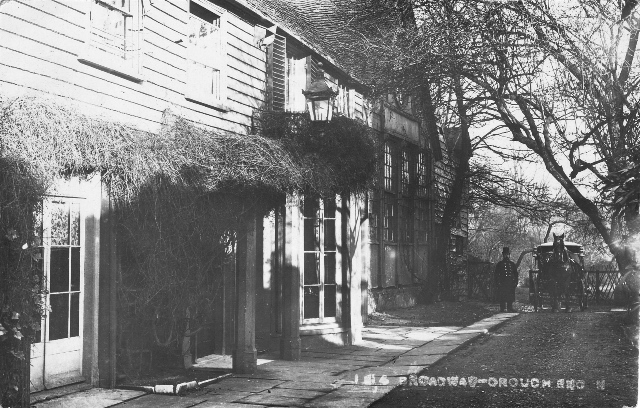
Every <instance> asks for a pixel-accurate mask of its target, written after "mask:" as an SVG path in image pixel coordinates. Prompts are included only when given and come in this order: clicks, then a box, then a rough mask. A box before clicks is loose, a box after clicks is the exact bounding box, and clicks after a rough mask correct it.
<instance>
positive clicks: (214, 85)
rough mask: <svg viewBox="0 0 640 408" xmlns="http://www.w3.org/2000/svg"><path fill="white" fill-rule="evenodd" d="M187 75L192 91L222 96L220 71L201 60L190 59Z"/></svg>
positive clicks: (217, 96)
mask: <svg viewBox="0 0 640 408" xmlns="http://www.w3.org/2000/svg"><path fill="white" fill-rule="evenodd" d="M187 77H188V81H189V84H188V86H189V88H190V92H191V93H195V94H206V95H212V96H213V97H214V98H216V99H219V98H220V71H218V70H217V69H215V68H212V67H211V66H208V65H204V64H201V63H199V62H194V61H189V64H188V69H187Z"/></svg>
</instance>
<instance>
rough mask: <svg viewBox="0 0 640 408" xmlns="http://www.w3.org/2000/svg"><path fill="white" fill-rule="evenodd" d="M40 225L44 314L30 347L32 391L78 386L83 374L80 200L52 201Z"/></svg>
mask: <svg viewBox="0 0 640 408" xmlns="http://www.w3.org/2000/svg"><path fill="white" fill-rule="evenodd" d="M39 216H40V217H42V218H41V219H40V221H41V225H42V236H41V243H42V254H43V266H42V267H43V276H44V280H45V282H46V285H47V292H48V294H47V296H46V304H47V309H48V310H47V312H46V314H45V316H44V318H43V320H42V325H41V330H40V338H39V340H38V342H37V343H35V344H33V346H32V348H31V390H32V391H37V390H41V389H43V388H53V387H58V386H60V385H64V384H68V383H72V382H77V381H78V380H80V379H81V376H82V321H83V316H82V315H83V303H84V296H83V292H82V288H83V285H84V276H83V272H84V271H83V269H84V268H83V265H84V251H83V247H82V246H81V242H82V239H83V236H84V222H83V219H82V217H81V200H78V199H71V198H63V197H50V198H48V199H47V200H46V201H45V203H44V205H43V210H42V214H40V215H39Z"/></svg>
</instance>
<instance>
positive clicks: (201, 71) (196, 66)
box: [185, 0, 227, 110]
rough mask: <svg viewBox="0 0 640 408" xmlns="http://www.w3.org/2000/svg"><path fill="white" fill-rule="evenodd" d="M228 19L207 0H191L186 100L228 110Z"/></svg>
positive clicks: (188, 28)
mask: <svg viewBox="0 0 640 408" xmlns="http://www.w3.org/2000/svg"><path fill="white" fill-rule="evenodd" d="M225 21H226V19H225V15H224V13H223V11H222V10H220V9H217V8H216V7H215V6H214V5H212V4H211V3H209V2H208V1H206V0H191V2H190V3H189V23H188V27H187V36H188V43H187V81H186V82H187V84H186V92H185V97H186V98H187V99H191V100H194V101H196V102H200V103H203V104H205V105H209V106H212V107H215V108H218V109H223V110H224V109H226V108H225V106H224V105H225V102H226V93H227V92H226V91H227V85H226V82H227V80H226V79H227V78H226V65H227V51H226V42H227V41H226V35H225V33H226V22H225Z"/></svg>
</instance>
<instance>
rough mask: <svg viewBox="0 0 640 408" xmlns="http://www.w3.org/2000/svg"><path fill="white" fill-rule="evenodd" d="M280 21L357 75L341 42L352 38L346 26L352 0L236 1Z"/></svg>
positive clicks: (347, 72)
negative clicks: (341, 50)
mask: <svg viewBox="0 0 640 408" xmlns="http://www.w3.org/2000/svg"><path fill="white" fill-rule="evenodd" d="M236 1H237V2H238V3H240V4H243V5H244V6H245V7H247V8H249V9H251V10H253V11H255V12H258V13H259V14H261V15H263V16H264V17H265V18H266V19H267V20H270V21H273V22H274V23H275V24H278V26H279V27H280V28H282V29H283V31H285V32H286V33H287V34H289V35H291V36H293V37H294V38H296V39H297V40H298V41H300V42H301V43H302V44H304V45H305V46H307V47H309V48H310V49H311V50H313V51H314V52H315V53H317V54H318V55H319V56H320V57H322V58H324V59H326V60H327V61H328V62H329V63H330V64H332V65H334V66H335V67H336V68H338V69H340V70H341V71H343V72H344V73H346V74H348V75H349V76H351V77H353V78H356V77H357V75H356V74H355V72H354V71H355V70H354V69H353V66H352V64H351V63H350V61H348V60H347V56H346V55H344V53H341V52H340V44H341V43H342V44H343V43H345V42H348V41H350V39H351V37H350V34H349V32H348V31H347V30H346V29H345V27H346V24H347V23H348V21H349V18H350V16H351V15H352V13H351V11H350V10H351V7H350V4H351V0H236Z"/></svg>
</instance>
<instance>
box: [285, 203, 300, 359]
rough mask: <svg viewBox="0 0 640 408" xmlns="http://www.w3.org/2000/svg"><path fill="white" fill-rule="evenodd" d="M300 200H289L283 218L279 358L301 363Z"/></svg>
mask: <svg viewBox="0 0 640 408" xmlns="http://www.w3.org/2000/svg"><path fill="white" fill-rule="evenodd" d="M299 202H300V198H299V197H298V196H297V195H294V196H288V197H287V203H286V207H285V214H284V224H285V225H284V263H283V265H282V338H281V340H280V357H281V358H282V359H284V360H300V348H301V344H300V291H301V288H300V259H299V256H300V252H301V249H300V247H299V244H298V243H299V242H300V241H301V240H302V235H301V233H302V228H300V222H301V220H300V218H301V215H300V205H299Z"/></svg>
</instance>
